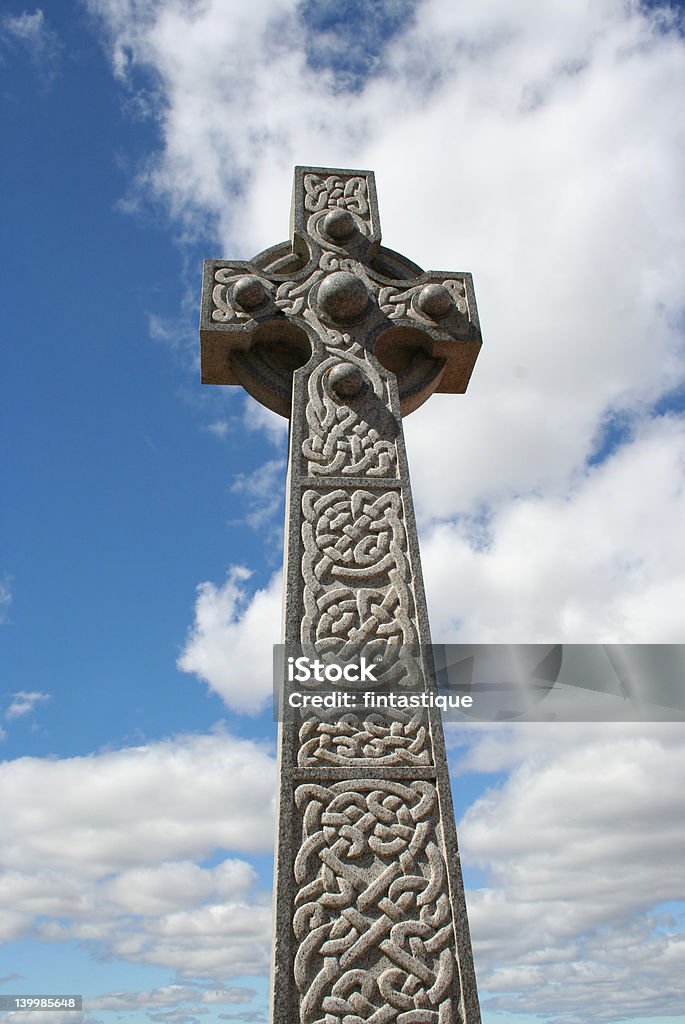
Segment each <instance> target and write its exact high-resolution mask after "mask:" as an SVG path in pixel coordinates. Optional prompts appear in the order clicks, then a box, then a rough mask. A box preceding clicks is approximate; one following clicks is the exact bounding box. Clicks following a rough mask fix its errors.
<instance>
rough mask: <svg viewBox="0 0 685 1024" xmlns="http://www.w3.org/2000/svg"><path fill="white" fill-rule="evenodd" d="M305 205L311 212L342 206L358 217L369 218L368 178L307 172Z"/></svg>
mask: <svg viewBox="0 0 685 1024" xmlns="http://www.w3.org/2000/svg"><path fill="white" fill-rule="evenodd" d="M304 189H305V197H304V207H305V210H308V211H309V212H310V213H318V212H319V211H320V210H325V209H331V208H333V207H342V208H343V209H345V210H349V212H350V213H354V214H356V215H357V216H358V217H363V218H365V219H368V216H369V204H368V193H367V187H366V178H363V177H361V176H359V175H352V176H351V177H343V176H342V175H340V174H329V175H327V176H326V177H323V176H322V175H320V174H305V176H304Z"/></svg>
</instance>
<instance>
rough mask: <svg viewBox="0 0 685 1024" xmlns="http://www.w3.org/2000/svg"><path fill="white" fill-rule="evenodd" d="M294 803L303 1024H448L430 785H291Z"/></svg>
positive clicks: (443, 916)
mask: <svg viewBox="0 0 685 1024" xmlns="http://www.w3.org/2000/svg"><path fill="white" fill-rule="evenodd" d="M295 802H296V805H297V807H298V810H299V812H300V814H301V819H302V841H301V845H300V848H299V851H298V854H297V857H296V859H295V881H296V883H297V886H298V890H297V894H296V896H295V901H294V907H295V913H294V918H293V928H294V932H295V937H296V939H297V943H298V946H297V952H296V955H295V982H296V984H297V989H298V992H299V996H300V1020H301V1022H302V1024H324V1022H325V1024H347V1022H350V1021H368V1020H373V1021H383V1022H384V1024H390V1022H392V1021H399V1022H400V1024H452V1022H454V1024H456V1021H457V1020H458V1017H457V1016H456V1015H455V1006H454V1000H453V994H452V991H451V988H452V985H453V982H454V981H455V977H456V974H457V971H456V962H455V956H454V948H455V933H454V927H453V920H452V910H451V906H450V900H449V895H448V881H447V872H446V868H445V859H444V854H443V851H442V849H441V844H440V825H439V808H438V802H437V791H436V789H435V786H433V785H432V784H431V783H430V782H426V781H417V782H411V783H409V785H405V784H403V783H402V782H399V781H394V780H390V779H357V780H355V783H354V786H353V787H351V786H349V785H348V783H347V782H339V783H335V784H333V785H331V786H323V785H315V784H314V785H301V786H299V787H298V788H297V790H296V791H295Z"/></svg>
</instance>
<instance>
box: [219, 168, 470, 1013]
mask: <svg viewBox="0 0 685 1024" xmlns="http://www.w3.org/2000/svg"><path fill="white" fill-rule="evenodd" d="M380 241H381V236H380V223H379V218H378V208H377V202H376V190H375V182H374V176H373V174H372V173H371V172H369V171H350V170H346V171H344V170H333V169H326V168H311V167H306V168H305V167H298V168H296V169H295V182H294V189H293V204H292V218H291V241H290V242H288V243H282V244H280V245H276V246H274V247H273V248H271V249H267V250H266V251H265V252H263V253H260V254H259V255H258V256H257V257H255V258H254V259H253V260H250V261H246V262H237V261H216V260H210V261H206V263H205V269H204V279H203V297H202V314H201V332H200V333H201V347H202V379H203V381H204V382H206V383H220V384H235V383H239V384H242V385H243V387H245V388H246V390H247V391H249V392H250V393H251V394H252V395H253V396H254V397H255V398H257V399H258V401H260V402H262V403H263V404H264V405H266V406H268V407H269V408H271V409H273V410H275V411H276V412H279V413H281V414H282V415H284V416H288V417H290V420H291V426H290V442H289V462H288V484H287V513H286V514H287V521H286V540H285V573H284V575H285V597H284V601H285V604H284V642H285V644H286V650H289V649H293V650H300V651H304V652H305V653H306V654H307V655H310V656H311V657H313V658H316V657H318V656H323V657H324V659H325V658H326V657H329V658H330V657H333V656H340V655H341V654H344V653H345V651H347V650H348V649H349V648H354V650H356V651H358V652H364V654H365V655H368V656H369V658H371V657H372V656H373V653H374V652H375V651H377V650H378V649H380V648H379V645H380V647H382V648H383V650H386V649H392V650H393V651H394V652H395V655H396V657H397V659H398V663H401V664H402V666H403V669H402V670H403V671H404V669H405V668H406V665H407V664H408V662H407V661H406V659H405V657H404V652H406V651H408V650H410V649H415V648H417V647H419V648H420V649H422V650H426V649H427V645H429V644H430V634H429V628H428V615H427V609H426V601H425V594H424V589H423V581H422V575H421V566H420V559H419V550H418V540H417V533H416V523H415V519H414V511H413V505H412V499H411V490H410V484H409V470H408V465H407V459H406V451H405V446H404V438H403V431H402V414H407V413H409V412H411V411H413V410H414V409H416V408H418V406H419V405H421V404H422V403H423V402H424V401H425V400H426V399H427V398H428V397H429V396H430V395H431V394H432V393H433V392H435V391H451V392H463V391H464V390H465V389H466V386H467V384H468V381H469V377H470V375H471V371H472V369H473V365H474V362H475V359H476V357H477V355H478V351H479V348H480V344H481V339H480V331H479V325H478V315H477V310H476V303H475V296H474V292H473V284H472V280H471V276H470V275H469V274H466V273H449V272H424V271H422V270H421V269H420V268H419V267H417V266H416V265H415V264H414V263H412V262H411V261H410V260H408V259H406V258H405V257H404V256H401V255H399V254H398V253H396V252H394V251H392V250H390V249H386V248H384V247H383V246H381V244H380ZM428 660H429V661H430V658H429V659H428ZM407 671H411V670H410V669H407ZM428 674H429V676H430V671H429V673H428ZM429 685H430V681H429ZM284 689H285V692H286V695H287V694H288V693H290V692H292V689H293V684H292V683H285V684H284ZM279 763H280V781H279V816H278V835H277V881H276V895H275V921H274V961H273V974H272V1019H273V1022H274V1024H294V1022H295V1021H299V1022H301V1024H350V1022H351V1021H373V1024H394V1022H395V1021H397V1024H478V1022H479V1021H480V1014H479V1009H478V997H477V993H476V986H475V977H474V972H473V963H472V956H471V944H470V938H469V932H468V923H467V918H466V906H465V900H464V890H463V885H462V879H461V871H460V866H459V854H458V850H457V840H456V831H455V826H454V815H453V811H452V803H451V795H450V785H449V775H448V769H447V760H446V755H445V748H444V738H443V732H442V724H441V721H440V717H439V715H438V714H437V713H436V712H435V711H434V710H432V709H430V708H429V709H427V710H426V711H421V712H417V713H416V714H413V713H408V714H397V713H393V714H392V715H391V714H385V713H383V712H378V711H366V710H365V709H363V708H362V709H357V710H354V711H352V712H349V713H344V714H341V713H340V711H337V712H336V713H334V714H328V715H314V714H312V713H311V711H308V710H306V709H302V710H301V711H300V712H299V713H298V715H297V716H295V715H290V716H288V717H286V718H285V719H284V721H283V723H282V725H281V728H280V731H279Z"/></svg>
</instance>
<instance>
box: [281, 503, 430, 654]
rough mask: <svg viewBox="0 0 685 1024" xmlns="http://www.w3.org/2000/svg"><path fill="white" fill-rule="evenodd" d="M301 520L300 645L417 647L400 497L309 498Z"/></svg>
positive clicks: (320, 648)
mask: <svg viewBox="0 0 685 1024" xmlns="http://www.w3.org/2000/svg"><path fill="white" fill-rule="evenodd" d="M302 514H303V524H302V539H303V542H304V545H303V547H304V551H303V556H302V575H303V577H304V594H303V600H304V607H305V613H304V617H303V620H302V631H301V638H302V644H303V645H308V644H316V647H317V650H320V651H322V652H323V651H325V650H326V649H330V648H331V647H332V648H333V649H335V650H336V651H337V652H338V653H340V651H341V649H342V648H343V646H344V645H346V644H349V645H350V646H353V647H355V648H357V649H358V650H359V649H364V650H367V648H368V645H369V644H371V645H372V644H373V641H379V642H382V644H383V649H384V650H387V649H388V643H389V642H390V643H392V642H393V641H394V643H395V644H396V645H400V644H405V645H409V644H414V643H416V634H415V628H414V625H413V623H412V617H413V611H414V601H413V595H412V592H411V589H410V584H411V569H410V566H409V562H408V559H407V538H406V533H405V529H404V524H403V513H402V499H401V497H400V494H399V492H398V491H387V492H385V493H381V494H378V493H372V492H371V491H366V490H354V491H352V492H350V491H346V490H343V489H337V490H333V491H326V492H324V493H319V492H318V491H314V490H307V491H305V492H304V494H303V495H302Z"/></svg>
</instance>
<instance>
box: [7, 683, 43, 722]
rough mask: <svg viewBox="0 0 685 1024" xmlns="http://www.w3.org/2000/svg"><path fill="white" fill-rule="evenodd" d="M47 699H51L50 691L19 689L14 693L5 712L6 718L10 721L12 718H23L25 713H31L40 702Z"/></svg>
mask: <svg viewBox="0 0 685 1024" xmlns="http://www.w3.org/2000/svg"><path fill="white" fill-rule="evenodd" d="M46 700H50V694H49V693H40V692H38V691H35V690H34V691H31V692H27V691H25V690H19V691H18V692H17V693H13V694H12V702H11V704H10V706H9V707H8V708H7V711H6V712H5V718H6V719H7V720H8V721H10V720H11V719H12V718H22V717H23V716H24V715H29V714H31V712H32V711H33V709H34V708H35V707H36V706H37V705H38V704H42V703H44V702H45V701H46Z"/></svg>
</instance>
